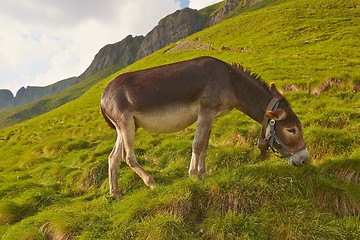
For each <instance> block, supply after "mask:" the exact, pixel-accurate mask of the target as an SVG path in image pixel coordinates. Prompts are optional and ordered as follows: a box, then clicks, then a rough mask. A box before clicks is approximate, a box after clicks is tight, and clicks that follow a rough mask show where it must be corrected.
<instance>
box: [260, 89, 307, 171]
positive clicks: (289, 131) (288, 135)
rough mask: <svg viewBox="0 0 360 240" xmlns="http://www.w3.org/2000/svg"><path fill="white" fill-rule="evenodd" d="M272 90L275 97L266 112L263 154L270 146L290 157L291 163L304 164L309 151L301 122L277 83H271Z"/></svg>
mask: <svg viewBox="0 0 360 240" xmlns="http://www.w3.org/2000/svg"><path fill="white" fill-rule="evenodd" d="M270 92H271V93H272V95H273V97H274V98H273V100H272V101H271V102H270V104H269V106H268V109H267V110H266V112H265V116H266V117H265V120H264V122H263V136H262V139H260V141H259V148H260V149H261V151H262V155H263V153H264V151H266V150H267V149H268V148H269V147H270V148H271V149H272V150H273V151H274V152H279V153H280V154H281V156H280V157H281V158H288V159H289V165H295V166H299V165H303V164H305V163H306V162H307V161H308V159H309V152H308V150H307V148H306V143H305V141H304V138H303V134H302V126H301V122H300V120H299V119H298V117H297V116H296V114H295V113H294V112H293V110H292V108H291V106H290V104H289V103H288V102H287V100H286V99H285V98H284V96H283V95H282V94H281V93H280V92H279V91H278V90H277V89H276V87H275V84H271V86H270Z"/></svg>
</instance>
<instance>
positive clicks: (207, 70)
mask: <svg viewBox="0 0 360 240" xmlns="http://www.w3.org/2000/svg"><path fill="white" fill-rule="evenodd" d="M234 108H236V109H238V110H240V111H241V112H244V113H245V114H246V115H248V116H250V117H251V118H252V119H254V120H255V121H257V122H259V123H261V124H262V128H263V130H262V136H261V138H260V139H259V144H258V146H259V148H260V150H261V156H262V157H263V158H264V157H265V156H266V151H267V149H268V148H269V147H270V148H271V149H272V150H274V151H278V152H279V153H280V154H282V155H281V157H284V158H288V159H289V164H291V165H303V164H304V163H305V162H306V161H307V160H308V158H309V154H308V151H307V148H306V144H305V142H304V139H303V136H302V127H301V123H300V121H299V119H298V118H297V116H296V115H295V113H294V112H293V110H292V109H291V106H290V104H289V103H288V101H287V100H286V99H285V98H284V97H283V96H282V95H281V94H280V93H279V92H278V90H277V89H276V88H275V85H274V84H271V85H270V87H269V86H268V85H267V84H266V83H265V82H264V81H262V80H261V79H260V78H259V77H258V76H256V75H251V74H250V72H248V71H245V70H244V69H243V68H242V67H241V66H233V65H229V64H227V63H225V62H223V61H221V60H218V59H215V58H212V57H200V58H196V59H193V60H189V61H184V62H179V63H174V64H169V65H165V66H161V67H155V68H151V69H146V70H142V71H137V72H129V73H124V74H122V75H120V76H118V77H116V78H115V79H114V80H113V81H112V82H111V83H110V84H109V85H108V86H107V87H106V88H105V90H104V92H103V95H102V97H101V111H102V114H103V116H104V118H105V120H106V121H107V122H108V123H109V125H110V126H111V127H113V128H115V129H116V132H117V139H116V143H115V146H114V148H113V150H112V151H111V153H110V155H109V183H110V194H111V196H113V197H115V198H117V197H119V190H118V182H117V169H118V166H119V162H120V159H123V160H124V161H125V162H126V163H127V164H128V165H129V166H130V167H131V168H132V169H133V170H134V171H135V172H136V173H137V174H138V175H139V176H140V177H141V178H142V180H143V181H144V182H145V184H146V185H147V186H149V187H151V188H152V187H153V186H154V183H155V182H154V179H153V177H152V176H151V175H150V174H148V173H147V172H146V171H145V170H144V169H143V168H142V167H141V166H140V165H139V163H138V162H137V161H136V158H135V154H134V137H135V132H136V129H137V128H139V127H142V128H144V129H145V130H147V131H150V132H155V133H170V132H176V131H179V130H181V129H184V128H186V127H188V126H189V125H191V124H192V123H194V122H195V121H196V120H197V125H196V133H195V138H194V141H193V144H192V157H191V163H190V168H189V175H190V176H194V175H198V176H201V177H203V176H204V175H205V154H206V150H207V147H208V142H209V137H210V132H211V128H212V125H213V122H214V120H215V118H216V117H218V116H222V115H224V114H227V113H229V112H230V111H231V110H232V109H234ZM275 149H276V150H275Z"/></svg>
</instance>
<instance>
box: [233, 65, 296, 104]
mask: <svg viewBox="0 0 360 240" xmlns="http://www.w3.org/2000/svg"><path fill="white" fill-rule="evenodd" d="M231 66H232V67H233V68H234V69H235V70H236V71H238V72H239V73H240V74H244V75H245V76H247V77H248V78H250V79H251V80H254V81H255V82H256V83H257V84H258V85H259V86H261V87H263V88H264V89H265V90H266V91H268V92H270V87H269V84H268V83H267V82H265V80H264V79H262V78H261V77H260V76H259V75H258V74H256V73H252V72H251V71H250V70H249V69H246V68H244V66H243V65H241V64H240V63H237V62H235V63H232V64H231ZM281 102H282V103H283V104H284V105H288V106H290V107H291V105H290V103H289V102H288V100H287V99H286V98H285V97H284V96H283V98H282V99H281Z"/></svg>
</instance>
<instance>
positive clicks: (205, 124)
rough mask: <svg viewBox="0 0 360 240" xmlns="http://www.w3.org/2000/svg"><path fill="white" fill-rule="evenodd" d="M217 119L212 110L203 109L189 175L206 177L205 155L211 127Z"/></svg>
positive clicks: (196, 133) (197, 127) (194, 142)
mask: <svg viewBox="0 0 360 240" xmlns="http://www.w3.org/2000/svg"><path fill="white" fill-rule="evenodd" d="M214 119H215V113H214V112H212V111H201V112H200V113H199V117H198V122H197V125H196V132H195V137H194V141H193V145H192V156H191V163H190V168H189V176H196V175H197V176H199V177H205V175H206V170H205V156H206V150H207V148H208V144H209V138H210V133H211V127H212V125H213V122H214Z"/></svg>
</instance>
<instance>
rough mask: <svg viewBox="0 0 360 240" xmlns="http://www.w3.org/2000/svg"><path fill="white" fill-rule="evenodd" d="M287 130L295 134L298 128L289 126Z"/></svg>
mask: <svg viewBox="0 0 360 240" xmlns="http://www.w3.org/2000/svg"><path fill="white" fill-rule="evenodd" d="M286 131H288V132H289V133H292V134H295V133H296V129H295V128H287V129H286Z"/></svg>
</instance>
